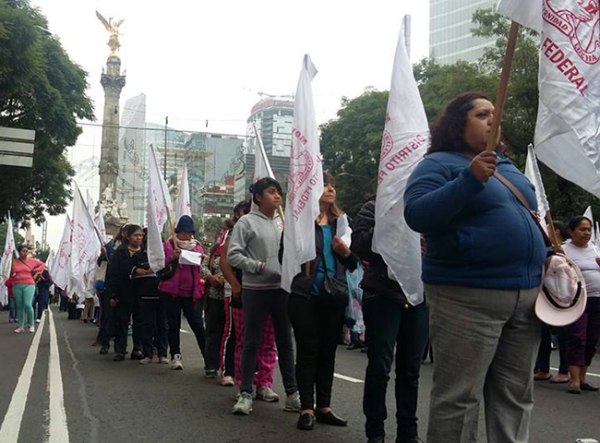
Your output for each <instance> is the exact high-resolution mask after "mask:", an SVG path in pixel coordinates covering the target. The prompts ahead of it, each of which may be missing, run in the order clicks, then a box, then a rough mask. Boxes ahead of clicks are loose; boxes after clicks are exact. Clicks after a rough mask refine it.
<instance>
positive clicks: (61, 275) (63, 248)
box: [50, 215, 73, 290]
mask: <svg viewBox="0 0 600 443" xmlns="http://www.w3.org/2000/svg"><path fill="white" fill-rule="evenodd" d="M72 227H73V224H72V223H71V219H70V218H69V216H68V215H67V217H66V219H65V227H64V228H63V234H62V237H61V239H60V244H59V245H58V250H57V251H56V256H55V257H54V262H53V264H52V267H51V268H50V277H52V281H53V282H54V284H55V285H56V286H58V287H59V288H60V289H62V290H67V287H68V285H69V275H70V271H71V240H72V238H71V232H72Z"/></svg>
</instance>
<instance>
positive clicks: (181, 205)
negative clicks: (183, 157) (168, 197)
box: [174, 165, 192, 224]
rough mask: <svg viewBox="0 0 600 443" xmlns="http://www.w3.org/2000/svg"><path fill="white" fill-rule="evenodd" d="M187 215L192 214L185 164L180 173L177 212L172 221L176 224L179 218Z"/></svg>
mask: <svg viewBox="0 0 600 443" xmlns="http://www.w3.org/2000/svg"><path fill="white" fill-rule="evenodd" d="M184 215H187V216H189V217H191V216H192V202H191V200H190V185H189V183H188V171H187V166H185V165H184V166H183V174H182V175H181V183H180V184H179V195H178V196H177V213H176V214H175V220H174V223H175V224H177V222H178V221H179V219H180V218H181V217H182V216H184Z"/></svg>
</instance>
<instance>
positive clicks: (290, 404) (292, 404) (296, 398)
mask: <svg viewBox="0 0 600 443" xmlns="http://www.w3.org/2000/svg"><path fill="white" fill-rule="evenodd" d="M283 410H284V411H286V412H300V410H301V407H300V394H299V393H298V391H296V392H294V393H293V394H289V395H288V396H287V398H286V399H285V407H284V408H283Z"/></svg>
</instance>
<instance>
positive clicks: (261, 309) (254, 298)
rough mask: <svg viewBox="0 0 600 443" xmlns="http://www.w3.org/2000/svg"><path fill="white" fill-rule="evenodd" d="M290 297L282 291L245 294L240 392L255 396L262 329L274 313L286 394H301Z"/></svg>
mask: <svg viewBox="0 0 600 443" xmlns="http://www.w3.org/2000/svg"><path fill="white" fill-rule="evenodd" d="M288 297H289V295H288V293H287V292H285V291H284V290H283V289H275V290H250V289H244V290H243V291H242V304H243V306H244V307H243V311H244V349H243V351H242V362H241V372H242V385H241V387H240V391H241V392H247V393H252V384H253V382H254V372H256V362H257V358H258V348H259V346H260V343H261V341H262V336H263V327H264V324H265V319H266V317H267V313H271V320H272V321H273V329H274V332H275V343H276V345H277V354H278V357H279V370H280V371H281V378H282V379H283V386H284V388H285V393H286V394H288V395H289V394H293V393H294V392H296V391H297V390H298V386H297V385H296V368H295V364H294V343H293V339H292V326H291V324H290V318H289V315H288Z"/></svg>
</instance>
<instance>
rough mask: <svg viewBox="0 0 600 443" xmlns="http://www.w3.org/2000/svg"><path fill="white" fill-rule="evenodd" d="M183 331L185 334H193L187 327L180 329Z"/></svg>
mask: <svg viewBox="0 0 600 443" xmlns="http://www.w3.org/2000/svg"><path fill="white" fill-rule="evenodd" d="M180 331H181V332H183V333H184V334H191V332H190V331H186V330H185V329H180Z"/></svg>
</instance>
